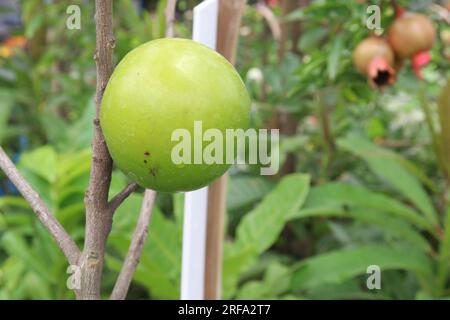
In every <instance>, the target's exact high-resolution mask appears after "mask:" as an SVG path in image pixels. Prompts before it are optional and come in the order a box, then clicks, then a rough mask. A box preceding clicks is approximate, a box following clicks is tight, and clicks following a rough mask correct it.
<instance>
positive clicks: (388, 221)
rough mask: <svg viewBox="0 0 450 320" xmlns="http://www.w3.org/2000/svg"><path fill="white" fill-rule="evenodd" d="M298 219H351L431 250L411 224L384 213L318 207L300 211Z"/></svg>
mask: <svg viewBox="0 0 450 320" xmlns="http://www.w3.org/2000/svg"><path fill="white" fill-rule="evenodd" d="M296 217H297V218H310V217H328V218H329V217H337V218H350V219H354V220H358V221H361V222H363V223H367V224H369V225H374V226H378V227H379V228H380V229H381V230H382V231H384V232H385V233H386V234H389V235H391V236H394V237H395V238H397V239H398V240H405V241H409V242H410V243H411V244H413V245H415V246H417V248H420V249H421V250H423V251H424V252H429V251H430V250H431V248H430V244H429V243H428V241H427V240H426V239H425V238H424V237H423V236H422V235H421V234H420V233H419V232H417V231H416V230H415V229H414V228H412V227H411V225H410V224H408V223H406V222H405V221H403V220H402V219H399V218H395V217H393V216H391V215H389V214H386V213H384V212H379V211H377V210H373V209H367V208H365V207H359V208H351V209H348V210H345V209H342V208H326V207H317V208H311V209H304V210H300V211H299V213H298V214H297V215H296Z"/></svg>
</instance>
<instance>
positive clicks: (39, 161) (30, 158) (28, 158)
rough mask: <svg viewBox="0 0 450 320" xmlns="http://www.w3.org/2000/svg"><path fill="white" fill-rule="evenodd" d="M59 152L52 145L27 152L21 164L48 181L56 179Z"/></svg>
mask: <svg viewBox="0 0 450 320" xmlns="http://www.w3.org/2000/svg"><path fill="white" fill-rule="evenodd" d="M57 163H58V160H57V154H56V151H55V150H54V149H53V148H52V147H51V146H44V147H40V148H37V149H35V150H33V151H31V152H26V153H24V154H23V155H22V157H21V159H20V165H21V166H23V167H25V168H27V169H29V170H30V171H32V172H33V173H35V174H36V175H38V176H39V177H41V178H43V179H45V180H46V181H48V182H54V181H55V180H56V167H57Z"/></svg>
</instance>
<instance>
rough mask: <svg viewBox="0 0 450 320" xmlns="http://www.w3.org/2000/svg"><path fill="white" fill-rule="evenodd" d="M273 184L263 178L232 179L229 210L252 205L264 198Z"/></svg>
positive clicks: (228, 199)
mask: <svg viewBox="0 0 450 320" xmlns="http://www.w3.org/2000/svg"><path fill="white" fill-rule="evenodd" d="M271 188H272V184H271V183H270V182H268V181H267V180H266V179H263V178H261V177H230V181H229V183H228V194H227V209H228V210H234V209H238V208H241V207H244V206H246V205H249V204H252V203H254V202H255V201H258V200H259V199H261V198H262V197H264V195H265V194H267V192H269V191H270V189H271Z"/></svg>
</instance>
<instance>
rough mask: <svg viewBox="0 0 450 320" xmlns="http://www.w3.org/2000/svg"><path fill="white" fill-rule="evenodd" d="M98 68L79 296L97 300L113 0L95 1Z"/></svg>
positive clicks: (105, 226)
mask: <svg viewBox="0 0 450 320" xmlns="http://www.w3.org/2000/svg"><path fill="white" fill-rule="evenodd" d="M95 24H96V52H95V55H94V59H95V62H96V67H97V88H96V97H95V103H96V112H95V119H94V134H93V140H92V151H93V155H92V165H91V175H90V179H89V186H88V190H87V191H86V194H85V199H84V202H85V206H86V231H85V243H84V250H83V253H82V256H81V259H80V268H81V290H80V291H81V298H82V299H100V287H101V280H102V270H103V261H104V255H105V244H106V239H107V238H108V235H109V232H110V231H111V226H112V212H111V211H110V210H109V209H110V208H109V206H108V192H109V187H110V183H111V171H112V159H111V156H110V154H109V151H108V148H107V146H106V142H105V139H104V137H103V133H102V130H101V127H100V120H99V115H100V106H101V101H102V97H103V93H104V91H105V88H106V85H107V83H108V80H109V78H110V76H111V73H112V71H113V49H114V43H115V40H114V35H113V6H112V0H96V1H95Z"/></svg>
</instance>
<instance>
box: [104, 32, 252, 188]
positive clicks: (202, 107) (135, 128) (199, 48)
mask: <svg viewBox="0 0 450 320" xmlns="http://www.w3.org/2000/svg"><path fill="white" fill-rule="evenodd" d="M249 110H250V99H249V96H248V93H247V91H246V89H245V86H244V84H243V82H242V80H241V78H240V77H239V75H238V73H237V72H236V71H235V70H234V68H233V66H232V65H231V64H230V63H229V62H228V61H227V60H226V59H225V58H224V57H222V56H221V55H219V54H218V53H216V52H215V51H214V50H211V49H210V48H208V47H206V46H203V45H201V44H198V43H196V42H194V41H191V40H185V39H160V40H155V41H151V42H148V43H146V44H143V45H141V46H139V47H137V48H136V49H134V50H132V51H131V52H129V53H128V54H127V55H126V56H125V57H124V58H123V60H122V61H121V62H120V63H119V65H118V66H117V68H116V69H115V70H114V72H113V74H112V76H111V79H110V80H109V83H108V85H107V87H106V90H105V93H104V96H103V100H102V107H101V113H100V123H101V127H102V130H103V134H104V136H105V139H106V143H107V145H108V148H109V151H110V153H111V157H112V158H113V160H114V163H115V164H116V165H117V167H119V168H120V169H121V170H122V171H123V172H124V173H125V174H126V175H127V176H128V177H129V178H130V179H132V180H133V181H136V182H137V183H138V184H139V185H140V186H142V187H145V188H149V189H153V190H156V191H163V192H176V191H189V190H194V189H198V188H200V187H203V186H205V185H208V184H209V183H210V182H212V181H213V180H214V179H216V178H218V177H220V176H221V175H222V174H223V173H224V172H225V171H226V170H227V169H228V168H229V167H230V165H229V164H205V163H202V164H193V162H192V164H175V163H174V162H173V161H172V158H171V153H172V149H173V147H174V146H176V145H177V144H178V143H179V142H177V141H172V139H171V138H172V133H173V132H174V130H176V129H180V128H184V129H187V130H188V131H189V132H190V135H191V137H192V139H193V138H194V121H202V128H203V132H204V131H205V130H207V129H209V128H216V129H219V130H220V132H222V134H223V136H224V137H225V130H226V129H238V128H242V129H245V128H246V127H247V125H248V122H249ZM193 144H194V143H193V142H192V152H191V154H192V155H193V154H194V151H193V150H194V149H193V148H194V147H193ZM207 145H208V142H203V145H202V148H205V146H207ZM192 157H193V156H192Z"/></svg>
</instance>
